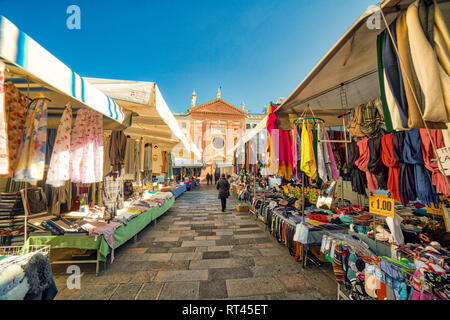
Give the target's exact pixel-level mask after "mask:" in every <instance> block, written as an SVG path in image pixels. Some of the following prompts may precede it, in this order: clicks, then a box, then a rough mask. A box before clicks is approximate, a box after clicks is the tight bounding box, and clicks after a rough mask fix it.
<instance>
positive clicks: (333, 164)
mask: <svg viewBox="0 0 450 320" xmlns="http://www.w3.org/2000/svg"><path fill="white" fill-rule="evenodd" d="M323 131H324V133H325V139H326V140H327V141H330V137H329V136H328V132H327V129H326V128H325V127H324V128H323ZM327 149H328V156H329V157H330V165H331V174H332V177H333V178H334V179H336V180H337V179H339V170H338V169H337V165H336V160H335V158H334V153H333V148H332V147H331V142H327Z"/></svg>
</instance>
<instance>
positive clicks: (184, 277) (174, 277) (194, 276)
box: [154, 270, 208, 282]
mask: <svg viewBox="0 0 450 320" xmlns="http://www.w3.org/2000/svg"><path fill="white" fill-rule="evenodd" d="M195 280H208V270H177V271H159V272H158V274H157V275H156V277H155V279H154V281H156V282H172V281H195Z"/></svg>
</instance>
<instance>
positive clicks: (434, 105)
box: [406, 1, 450, 122]
mask: <svg viewBox="0 0 450 320" xmlns="http://www.w3.org/2000/svg"><path fill="white" fill-rule="evenodd" d="M433 2H434V1H433ZM422 4H423V3H422V2H421V1H416V2H414V3H412V4H411V5H410V6H409V7H408V10H407V11H406V24H407V27H408V39H409V46H410V52H411V59H412V64H413V66H414V70H415V72H416V75H417V78H418V81H419V83H420V87H421V89H422V91H423V94H424V98H425V105H424V106H423V108H424V112H423V118H424V119H425V120H426V121H433V122H448V119H449V115H450V94H449V93H450V55H449V52H450V35H449V31H448V29H447V26H446V23H445V20H444V18H443V15H442V12H441V10H440V9H439V6H438V5H437V4H436V3H435V2H434V5H431V6H430V7H429V9H428V8H425V10H430V12H426V13H429V16H431V19H432V20H434V24H433V26H432V27H431V28H430V29H431V30H429V29H428V28H427V30H424V29H423V25H422V24H421V21H420V18H419V6H421V5H422ZM432 10H434V14H433V12H432ZM424 31H425V32H424ZM431 32H432V33H433V35H432V36H431V37H430V38H431V39H427V35H428V36H430V33H431Z"/></svg>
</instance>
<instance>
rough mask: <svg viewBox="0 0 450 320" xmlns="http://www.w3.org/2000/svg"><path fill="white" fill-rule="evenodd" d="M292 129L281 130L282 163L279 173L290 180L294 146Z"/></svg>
mask: <svg viewBox="0 0 450 320" xmlns="http://www.w3.org/2000/svg"><path fill="white" fill-rule="evenodd" d="M290 133H291V132H290V130H280V140H279V147H280V163H279V168H278V175H279V176H282V177H284V178H285V179H286V180H288V181H290V180H291V178H292V147H291V141H292V138H291V134H290Z"/></svg>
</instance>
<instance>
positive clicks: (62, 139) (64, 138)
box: [47, 103, 72, 187]
mask: <svg viewBox="0 0 450 320" xmlns="http://www.w3.org/2000/svg"><path fill="white" fill-rule="evenodd" d="M71 131H72V106H71V105H70V103H68V104H67V105H66V109H65V110H64V113H63V114H62V117H61V122H60V123H59V126H58V132H57V134H56V140H55V146H54V147H53V152H52V157H51V160H50V165H49V168H48V174H47V184H49V185H52V186H54V187H61V186H63V185H64V183H65V181H67V180H69V179H70V175H69V174H70V170H69V168H70V140H71V139H70V134H71Z"/></svg>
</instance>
